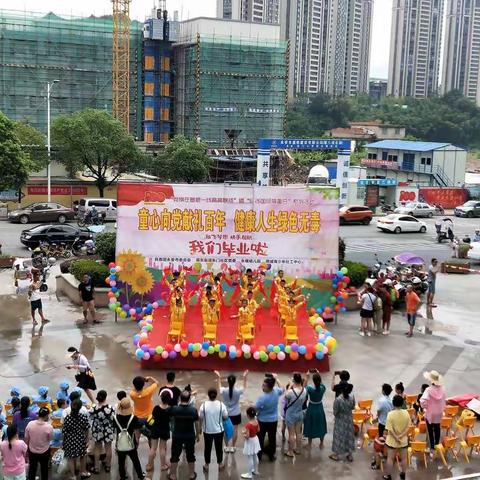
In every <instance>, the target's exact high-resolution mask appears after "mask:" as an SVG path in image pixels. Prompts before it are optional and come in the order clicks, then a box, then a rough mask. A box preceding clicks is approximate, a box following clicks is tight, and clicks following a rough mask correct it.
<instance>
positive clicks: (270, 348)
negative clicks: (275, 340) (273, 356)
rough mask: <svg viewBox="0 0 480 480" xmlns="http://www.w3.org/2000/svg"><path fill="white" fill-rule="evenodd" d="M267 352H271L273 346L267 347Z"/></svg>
mask: <svg viewBox="0 0 480 480" xmlns="http://www.w3.org/2000/svg"><path fill="white" fill-rule="evenodd" d="M267 352H273V345H272V344H271V343H269V344H268V345H267Z"/></svg>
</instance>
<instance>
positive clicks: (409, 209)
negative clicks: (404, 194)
mask: <svg viewBox="0 0 480 480" xmlns="http://www.w3.org/2000/svg"><path fill="white" fill-rule="evenodd" d="M394 213H403V214H404V215H412V216H413V217H429V218H431V217H433V214H434V213H435V207H432V206H431V205H429V204H428V203H422V202H410V203H407V204H405V205H404V206H403V207H398V208H396V209H395V210H394Z"/></svg>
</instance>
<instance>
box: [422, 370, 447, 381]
mask: <svg viewBox="0 0 480 480" xmlns="http://www.w3.org/2000/svg"><path fill="white" fill-rule="evenodd" d="M423 377H424V378H425V380H428V381H429V382H430V383H431V384H432V385H442V384H443V377H442V376H441V375H440V374H439V373H438V372H437V371H436V370H431V371H430V372H425V373H424V374H423Z"/></svg>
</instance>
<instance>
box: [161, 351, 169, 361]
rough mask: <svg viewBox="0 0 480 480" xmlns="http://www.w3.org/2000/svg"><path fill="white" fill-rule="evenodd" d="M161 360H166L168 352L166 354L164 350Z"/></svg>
mask: <svg viewBox="0 0 480 480" xmlns="http://www.w3.org/2000/svg"><path fill="white" fill-rule="evenodd" d="M162 358H163V359H167V358H168V352H167V351H166V350H164V351H163V352H162Z"/></svg>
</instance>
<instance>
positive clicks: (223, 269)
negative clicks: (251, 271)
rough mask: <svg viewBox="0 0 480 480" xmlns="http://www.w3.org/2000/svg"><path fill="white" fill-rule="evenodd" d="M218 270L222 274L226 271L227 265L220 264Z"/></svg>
mask: <svg viewBox="0 0 480 480" xmlns="http://www.w3.org/2000/svg"><path fill="white" fill-rule="evenodd" d="M220 270H221V271H222V272H224V271H225V270H228V265H227V264H226V263H222V264H221V265H220Z"/></svg>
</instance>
